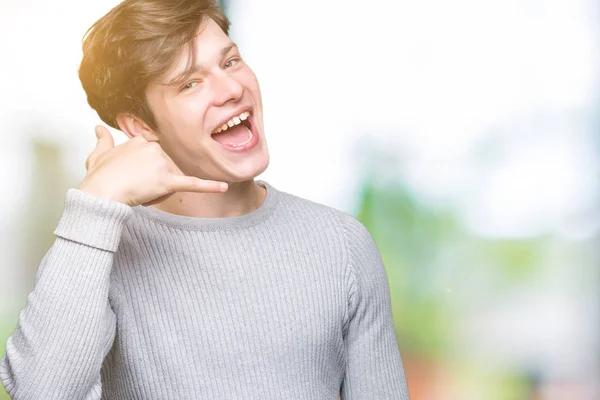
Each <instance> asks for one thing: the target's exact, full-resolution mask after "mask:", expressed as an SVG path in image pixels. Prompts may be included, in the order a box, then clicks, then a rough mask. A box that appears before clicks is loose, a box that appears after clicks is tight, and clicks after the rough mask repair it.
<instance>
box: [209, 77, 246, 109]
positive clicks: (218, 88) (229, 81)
mask: <svg viewBox="0 0 600 400" xmlns="http://www.w3.org/2000/svg"><path fill="white" fill-rule="evenodd" d="M214 77H215V79H214V93H215V103H216V105H218V106H220V105H223V104H225V103H227V102H229V101H234V102H235V101H238V100H239V99H241V98H242V95H243V94H244V87H243V86H242V84H241V83H240V82H239V81H238V80H237V79H235V78H234V77H233V76H231V75H230V74H229V73H227V71H223V70H219V71H217V72H216V73H215V75H214Z"/></svg>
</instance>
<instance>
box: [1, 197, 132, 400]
mask: <svg viewBox="0 0 600 400" xmlns="http://www.w3.org/2000/svg"><path fill="white" fill-rule="evenodd" d="M130 213H131V207H129V206H127V205H125V204H122V203H118V202H116V201H110V200H106V199H103V198H100V197H97V196H95V195H93V194H90V193H87V192H83V191H80V190H78V189H69V190H68V191H67V195H66V201H65V207H64V210H63V213H62V215H61V218H60V221H59V223H58V226H57V228H56V230H55V231H54V234H55V235H56V237H55V241H54V243H53V245H52V247H50V249H49V250H48V251H47V252H46V254H45V256H44V258H43V259H42V262H41V264H40V266H39V267H38V270H37V273H36V278H35V283H34V287H33V290H32V291H31V293H29V295H28V296H27V303H26V306H25V307H24V308H23V309H22V310H21V312H20V313H19V318H18V324H17V327H16V329H15V331H14V332H13V334H12V335H11V336H10V337H9V338H8V340H7V342H6V353H5V355H4V357H3V358H2V360H0V380H1V381H2V383H3V385H4V387H5V388H6V391H7V392H8V393H9V395H10V396H11V398H13V399H15V400H28V399H48V400H50V399H86V400H91V399H100V397H101V383H100V382H101V381H100V369H101V367H102V362H103V360H104V357H105V356H106V354H107V353H108V351H109V350H110V348H111V346H112V343H113V340H114V336H115V329H116V318H115V314H114V312H113V311H112V309H111V307H110V304H109V301H108V298H109V289H110V272H111V269H112V264H113V257H114V253H115V252H116V250H117V247H118V244H119V241H120V237H121V232H122V229H123V226H124V223H125V221H126V219H127V217H128V216H129V215H130Z"/></svg>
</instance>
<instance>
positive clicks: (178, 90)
mask: <svg viewBox="0 0 600 400" xmlns="http://www.w3.org/2000/svg"><path fill="white" fill-rule="evenodd" d="M199 32H200V33H199V34H198V35H197V36H196V38H195V41H194V47H195V49H196V62H195V65H193V66H192V69H191V70H189V71H188V70H187V68H188V58H189V57H190V55H189V54H188V52H186V51H184V52H182V53H181V54H180V55H179V57H178V58H177V59H176V61H175V63H174V65H173V67H172V68H171V69H170V70H169V71H168V72H167V73H166V74H165V75H164V76H161V77H160V78H159V79H157V80H156V81H155V82H153V83H150V84H149V85H148V87H147V88H146V92H145V94H146V99H147V102H148V105H149V107H150V109H151V110H152V113H153V114H154V117H155V120H156V124H157V126H158V132H154V134H153V136H154V138H155V140H158V141H159V142H160V144H161V147H162V148H163V150H164V151H165V152H166V153H167V154H168V155H169V156H170V157H171V158H172V159H173V161H174V162H175V163H176V164H177V165H178V166H179V168H180V169H181V170H182V172H183V173H184V174H186V175H192V176H197V177H199V178H202V179H214V180H219V181H226V182H242V181H247V180H251V179H253V178H254V177H256V176H257V175H259V174H261V173H262V172H263V171H264V170H265V169H266V168H267V166H268V163H269V153H268V149H267V143H266V140H265V135H264V128H263V117H262V100H261V94H260V88H259V85H258V81H257V79H256V76H255V75H254V72H252V70H251V69H250V67H249V66H248V65H247V64H246V63H245V62H244V60H243V59H242V57H241V56H240V52H239V50H238V48H237V46H236V45H235V43H233V42H232V41H231V39H230V38H229V37H228V36H227V35H226V34H225V32H223V30H222V29H221V28H220V27H219V25H217V24H216V23H215V22H214V21H213V20H212V19H207V20H206V22H204V23H203V24H202V25H201V27H200V31H199ZM186 72H191V74H189V76H188V77H187V78H186V79H185V80H181V77H182V76H185V75H188V74H186ZM173 82H176V83H173ZM236 124H237V125H236ZM225 127H226V128H227V129H225V130H224V129H223V128H225ZM217 131H219V132H217ZM221 142H222V143H221ZM228 143H230V144H228ZM231 143H233V144H234V145H231ZM235 144H239V146H235Z"/></svg>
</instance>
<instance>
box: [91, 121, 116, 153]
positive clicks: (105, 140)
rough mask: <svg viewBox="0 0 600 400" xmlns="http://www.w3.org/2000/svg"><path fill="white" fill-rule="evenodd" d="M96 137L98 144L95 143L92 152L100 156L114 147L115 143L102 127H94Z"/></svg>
mask: <svg viewBox="0 0 600 400" xmlns="http://www.w3.org/2000/svg"><path fill="white" fill-rule="evenodd" d="M96 137H97V138H98V142H97V143H96V149H95V150H94V152H96V153H98V154H102V153H104V152H106V151H108V150H110V149H112V148H113V147H115V141H114V139H113V137H112V135H111V133H110V132H109V131H108V129H106V128H105V127H104V126H102V125H98V126H96Z"/></svg>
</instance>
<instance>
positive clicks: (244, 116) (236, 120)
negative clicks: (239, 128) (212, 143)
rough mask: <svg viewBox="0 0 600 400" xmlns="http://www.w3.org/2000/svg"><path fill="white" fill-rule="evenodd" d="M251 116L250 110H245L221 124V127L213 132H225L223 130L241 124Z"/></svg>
mask: <svg viewBox="0 0 600 400" xmlns="http://www.w3.org/2000/svg"><path fill="white" fill-rule="evenodd" d="M249 116H250V112H248V111H245V112H243V113H241V114H240V115H237V116H235V117H233V118H231V119H230V120H229V121H227V122H226V123H224V124H223V125H221V127H220V128H219V129H217V130H216V131H214V132H213V133H219V132H223V131H226V130H227V129H229V128H231V127H232V126H235V125H239V124H240V123H241V122H242V121H245V120H247V119H248V117H249Z"/></svg>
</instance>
